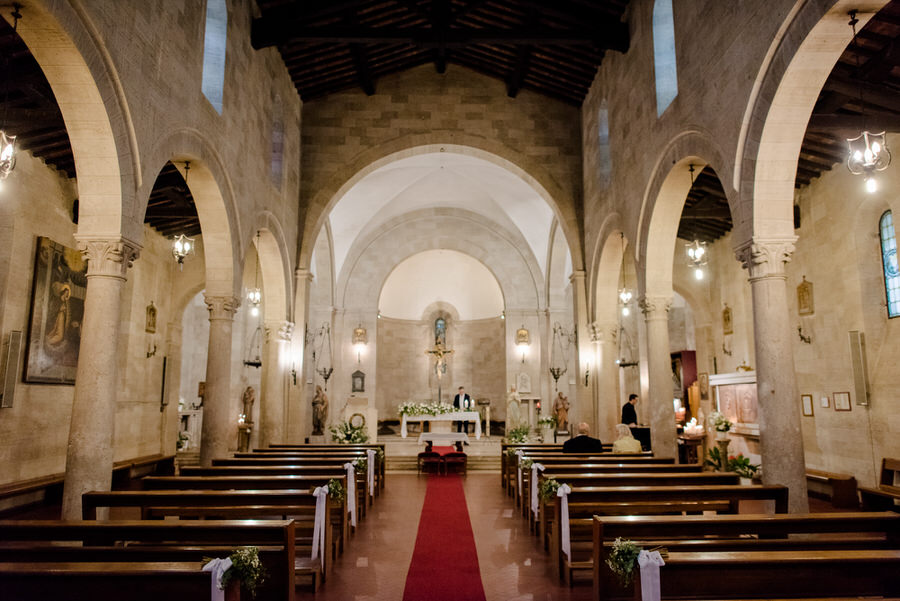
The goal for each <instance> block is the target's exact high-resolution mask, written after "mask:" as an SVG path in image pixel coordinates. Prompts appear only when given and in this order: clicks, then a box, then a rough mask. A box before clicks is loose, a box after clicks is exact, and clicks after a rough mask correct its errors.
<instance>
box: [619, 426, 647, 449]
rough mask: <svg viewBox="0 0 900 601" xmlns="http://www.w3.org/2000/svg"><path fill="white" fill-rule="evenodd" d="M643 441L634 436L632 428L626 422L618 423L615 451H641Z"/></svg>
mask: <svg viewBox="0 0 900 601" xmlns="http://www.w3.org/2000/svg"><path fill="white" fill-rule="evenodd" d="M643 450H644V449H643V448H641V441H639V440H638V439H637V438H635V437H634V436H632V434H631V428H629V427H628V426H626V425H625V424H616V440H615V442H613V446H612V452H613V453H640V452H642V451H643Z"/></svg>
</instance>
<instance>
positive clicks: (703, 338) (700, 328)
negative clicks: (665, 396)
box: [694, 313, 716, 421]
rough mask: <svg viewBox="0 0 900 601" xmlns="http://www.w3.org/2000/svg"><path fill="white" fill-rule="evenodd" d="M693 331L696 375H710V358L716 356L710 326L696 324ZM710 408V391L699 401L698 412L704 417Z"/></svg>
mask: <svg viewBox="0 0 900 601" xmlns="http://www.w3.org/2000/svg"><path fill="white" fill-rule="evenodd" d="M695 315H696V313H695ZM694 331H695V332H696V334H695V338H696V343H697V373H698V374H701V373H706V374H711V373H713V369H712V367H713V362H712V357H714V356H715V354H716V353H715V351H716V349H715V343H714V342H713V327H712V324H711V323H708V322H703V323H697V324H696V325H695V326H694ZM712 407H713V400H712V391H707V395H706V398H705V399H703V398H701V399H700V410H701V411H702V412H703V416H704V417H706V416H707V415H709V414H710V413H711V412H712ZM694 417H697V416H694ZM697 421H700V418H697Z"/></svg>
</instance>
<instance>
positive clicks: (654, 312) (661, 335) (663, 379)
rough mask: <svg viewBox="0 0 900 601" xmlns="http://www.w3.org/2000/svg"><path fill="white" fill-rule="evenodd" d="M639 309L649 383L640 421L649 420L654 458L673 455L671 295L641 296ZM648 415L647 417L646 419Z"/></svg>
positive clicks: (642, 400)
mask: <svg viewBox="0 0 900 601" xmlns="http://www.w3.org/2000/svg"><path fill="white" fill-rule="evenodd" d="M639 304H640V306H641V311H642V312H643V313H644V322H645V323H646V325H647V368H648V371H649V372H650V383H649V384H650V385H649V393H648V394H647V398H645V399H641V403H642V404H643V408H641V406H640V405H638V407H637V410H638V414H639V415H640V416H642V417H643V419H642V420H641V421H645V422H646V421H649V422H650V443H651V445H652V446H653V453H654V454H655V455H656V456H657V457H677V456H678V447H677V443H676V440H675V432H676V430H675V407H674V405H673V404H672V399H673V398H674V397H673V394H672V357H671V353H670V352H669V307H670V306H671V304H672V297H671V296H643V297H641V299H640V303H639ZM648 418H649V420H648Z"/></svg>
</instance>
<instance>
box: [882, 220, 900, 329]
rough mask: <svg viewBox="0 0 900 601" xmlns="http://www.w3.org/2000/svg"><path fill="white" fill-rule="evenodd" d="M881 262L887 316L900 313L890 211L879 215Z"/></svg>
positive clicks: (899, 274) (898, 270)
mask: <svg viewBox="0 0 900 601" xmlns="http://www.w3.org/2000/svg"><path fill="white" fill-rule="evenodd" d="M879 230H880V232H881V263H882V265H883V266H884V289H885V293H886V296H887V310H888V317H897V316H898V315H900V267H898V265H897V236H896V235H895V233H894V217H893V216H892V215H891V212H890V211H886V212H885V213H884V215H882V216H881V221H880V222H879Z"/></svg>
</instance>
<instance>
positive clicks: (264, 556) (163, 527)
mask: <svg viewBox="0 0 900 601" xmlns="http://www.w3.org/2000/svg"><path fill="white" fill-rule="evenodd" d="M295 538H296V531H295V525H294V521H293V520H209V521H187V522H186V521H178V522H173V521H150V520H122V521H100V522H98V521H59V520H5V521H0V540H2V541H3V543H2V544H0V564H2V563H24V562H28V563H41V564H47V563H89V562H128V563H138V562H140V563H147V562H167V561H177V562H199V563H201V565H202V562H203V559H204V557H227V556H228V555H230V554H231V553H232V552H233V551H234V549H236V548H238V547H244V546H256V547H258V548H259V556H260V561H262V563H263V566H264V567H265V569H266V571H267V573H268V578H267V579H266V581H265V582H264V583H263V584H262V586H261V587H260V588H259V589H258V591H257V599H258V600H259V601H282V600H291V599H293V598H294V587H295V582H294V580H295V574H296V573H300V574H301V575H310V576H312V578H313V588H315V585H316V583H317V580H318V578H320V576H321V571H320V566H319V562H318V561H312V560H310V559H308V558H306V557H304V558H297V557H296V555H295Z"/></svg>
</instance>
